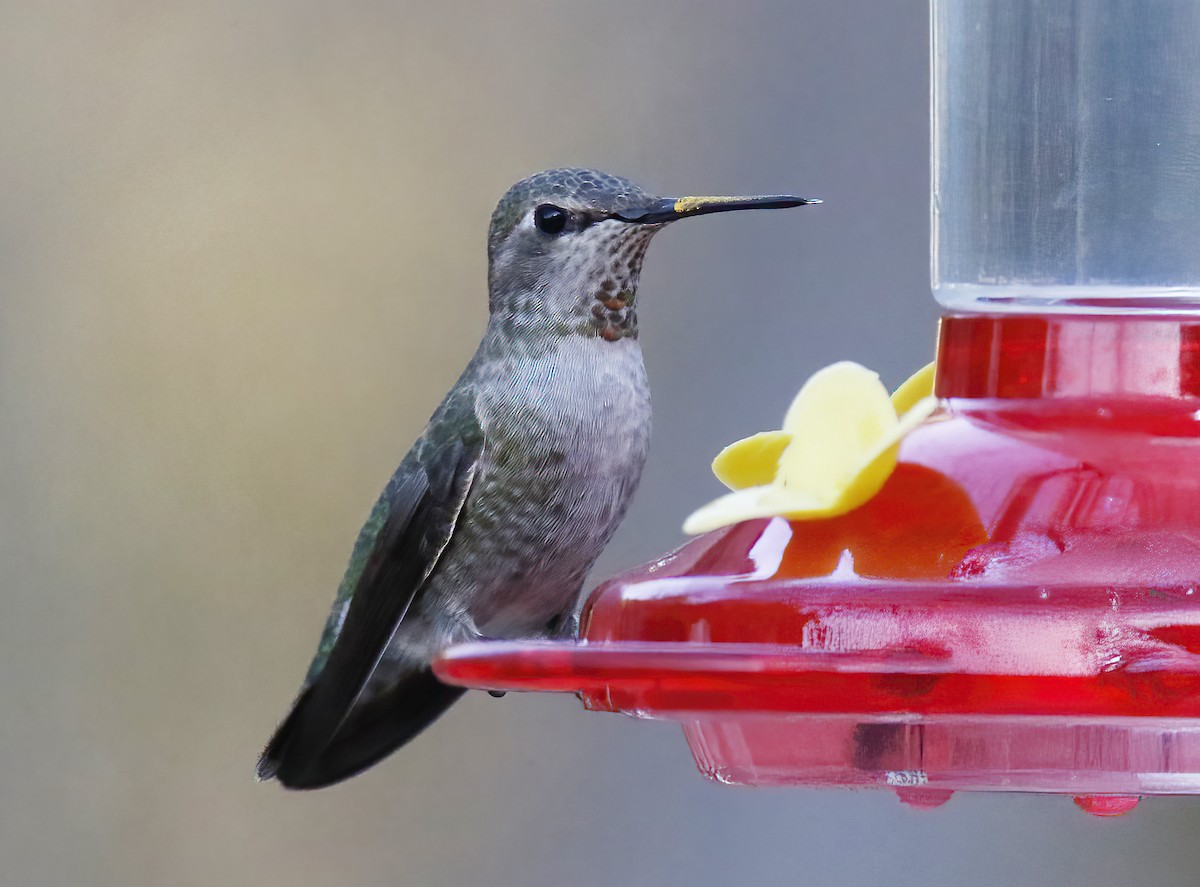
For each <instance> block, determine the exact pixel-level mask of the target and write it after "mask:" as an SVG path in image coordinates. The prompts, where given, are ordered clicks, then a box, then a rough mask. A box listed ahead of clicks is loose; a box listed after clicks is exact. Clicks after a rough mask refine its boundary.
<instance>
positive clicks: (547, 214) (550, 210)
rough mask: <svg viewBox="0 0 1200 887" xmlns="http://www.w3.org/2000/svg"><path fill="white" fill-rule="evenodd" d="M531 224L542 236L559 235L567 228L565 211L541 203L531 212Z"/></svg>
mask: <svg viewBox="0 0 1200 887" xmlns="http://www.w3.org/2000/svg"><path fill="white" fill-rule="evenodd" d="M533 224H535V225H537V229H538V230H539V231H541V232H542V233H543V234H561V233H562V230H563V228H565V227H567V211H566V210H565V209H562V208H560V207H557V206H554V205H553V204H551V203H543V204H542V205H541V206H539V207H538V208H537V209H535V210H534V211H533Z"/></svg>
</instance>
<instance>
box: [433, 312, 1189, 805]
mask: <svg viewBox="0 0 1200 887" xmlns="http://www.w3.org/2000/svg"><path fill="white" fill-rule="evenodd" d="M937 393H938V395H939V397H941V398H942V399H943V405H944V406H943V409H942V411H941V412H940V413H939V414H938V415H936V416H934V417H933V418H932V419H931V420H930V421H929V422H927V423H926V424H925V425H924V426H922V427H921V428H920V429H918V430H917V431H916V432H914V433H913V434H912V435H911V436H910V437H908V438H907V439H906V440H905V441H904V443H903V444H902V446H901V452H900V465H899V467H898V468H897V470H896V472H895V473H894V474H893V475H892V477H891V479H890V480H889V481H888V483H887V484H886V485H885V487H884V488H883V490H882V491H881V492H880V493H879V494H878V495H877V496H876V497H875V498H874V499H872V500H871V501H870V502H868V503H867V504H866V505H864V506H863V507H861V508H859V509H857V510H856V511H853V512H851V513H850V514H847V515H844V516H842V517H838V518H832V519H827V520H820V521H797V522H791V523H789V522H788V521H786V520H783V519H781V518H775V519H772V520H759V521H751V522H747V523H744V524H740V525H738V526H736V527H731V528H727V529H725V530H720V531H717V532H715V533H710V534H708V535H707V536H704V537H701V538H699V539H696V540H694V541H693V542H691V543H689V544H687V545H685V546H684V547H683V548H681V549H679V550H678V551H676V552H674V553H672V554H670V555H667V556H666V557H664V558H662V559H661V560H659V561H656V562H655V563H652V564H648V565H646V566H644V567H641V568H639V569H637V570H634V571H632V572H630V573H627V574H625V575H623V576H620V577H617V578H616V579H613V580H610V581H609V582H607V583H605V584H604V585H602V586H601V587H600V588H599V589H597V590H596V592H595V593H594V594H593V595H592V597H591V599H590V601H589V603H588V606H587V609H586V611H585V618H584V622H583V627H582V629H581V641H580V642H579V643H568V642H496V643H481V644H471V645H465V646H460V647H456V648H452V649H451V650H448V651H447V652H446V654H445V655H444V656H443V657H442V659H440V660H439V661H438V662H437V663H436V668H437V671H438V674H439V675H440V676H441V677H443V678H444V679H445V680H447V681H450V682H453V683H459V684H464V685H467V686H475V687H486V688H489V689H504V690H555V691H568V692H576V693H579V694H580V696H581V698H582V699H583V701H584V704H585V705H586V706H587V707H588V708H591V709H595V710H603V711H620V712H624V713H626V714H630V715H634V716H638V717H651V718H666V719H671V720H676V721H679V722H680V723H681V724H682V725H683V728H684V733H685V735H686V737H687V740H688V744H689V745H690V746H691V749H692V753H693V755H694V757H695V759H696V763H697V765H698V766H699V768H700V770H701V771H702V772H703V773H705V774H706V775H708V776H709V777H711V778H713V779H716V780H719V781H721V782H730V783H739V784H748V785H809V786H858V787H866V786H878V787H886V788H890V789H892V790H894V791H896V793H897V794H898V795H899V796H900V798H901V799H902V800H904V801H906V802H907V803H911V804H913V805H915V806H921V807H930V806H937V805H938V804H941V803H943V802H944V801H945V800H946V799H947V798H949V796H950V793H951V792H953V791H958V790H999V791H1039V792H1055V793H1062V794H1068V795H1072V796H1075V798H1076V803H1078V804H1079V806H1080V807H1082V808H1083V809H1085V810H1087V811H1088V812H1091V813H1095V814H1097V815H1116V814H1119V813H1123V812H1126V811H1128V810H1129V809H1131V808H1132V807H1133V805H1134V804H1136V802H1137V798H1138V797H1139V796H1141V795H1151V794H1178V793H1200V593H1197V588H1200V419H1198V416H1200V412H1198V411H1200V320H1197V321H1189V320H1186V319H1178V318H1176V319H1170V318H1167V319H1164V318H1141V317H1120V318H1116V317H1071V316H1066V317H1021V316H1005V317H993V316H978V315H975V316H962V317H949V318H946V319H944V320H943V323H942V330H941V341H940V344H939V354H938V380H937Z"/></svg>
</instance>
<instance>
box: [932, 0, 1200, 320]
mask: <svg viewBox="0 0 1200 887" xmlns="http://www.w3.org/2000/svg"><path fill="white" fill-rule="evenodd" d="M932 24H933V28H932V30H933V34H932V36H933V81H932V82H933V92H932V102H933V108H932V111H933V158H932V161H933V162H932V167H933V168H932V174H933V194H932V214H933V219H932V221H933V262H932V266H933V267H932V273H933V290H934V295H935V296H936V297H937V299H938V301H939V302H940V303H941V304H942V305H943V306H945V307H946V308H950V309H953V310H975V311H996V310H1021V311H1030V310H1033V311H1042V310H1076V311H1088V312H1095V311H1097V310H1099V311H1127V310H1137V311H1142V312H1145V311H1155V312H1179V311H1186V312H1200V2H1196V0H1155V2H1152V3H1146V2H1142V0H1089V2H1086V3H1075V2H1066V0H934V2H933V23H932Z"/></svg>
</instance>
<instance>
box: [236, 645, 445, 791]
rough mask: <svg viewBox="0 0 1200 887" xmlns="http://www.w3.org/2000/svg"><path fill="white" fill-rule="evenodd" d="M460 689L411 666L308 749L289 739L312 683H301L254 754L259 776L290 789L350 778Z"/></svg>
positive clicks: (422, 724) (400, 742)
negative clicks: (321, 742) (257, 754)
mask: <svg viewBox="0 0 1200 887" xmlns="http://www.w3.org/2000/svg"><path fill="white" fill-rule="evenodd" d="M465 692H466V691H465V690H464V689H463V688H462V687H451V686H450V685H448V684H443V683H442V682H441V681H439V680H438V679H437V678H436V677H434V675H433V671H432V670H430V669H429V668H420V669H414V670H413V671H411V672H409V673H408V674H407V675H405V676H404V677H402V678H401V679H400V680H399V682H398V683H396V684H395V685H394V686H392V687H391V688H390V689H388V690H387V691H386V692H384V693H380V694H379V695H377V696H374V697H372V698H371V699H370V700H369V701H362V700H360V701H359V702H358V703H356V704H355V705H354V707H353V708H352V709H351V711H350V714H349V715H348V716H347V718H346V720H345V721H344V722H343V723H342V724H341V726H340V727H338V730H337V732H336V733H335V734H334V736H333V740H332V741H331V742H330V743H329V744H328V745H327V746H325V748H324V749H322V750H321V751H320V752H319V753H317V754H315V755H313V754H311V753H309V752H306V751H305V750H304V749H302V748H301V749H296V748H294V747H293V744H292V743H291V739H292V737H293V736H294V735H295V733H296V731H297V728H298V725H299V724H301V723H302V722H303V720H304V718H305V714H306V712H305V705H306V702H307V700H308V699H309V698H310V695H311V688H309V689H306V690H305V691H304V692H303V693H301V694H300V697H299V698H298V699H297V700H296V703H295V705H293V706H292V710H291V712H290V713H289V714H288V716H287V717H286V718H285V719H284V721H283V723H282V724H280V725H279V729H278V730H276V731H275V735H274V736H272V737H271V741H270V742H268V743H267V747H266V749H265V750H264V751H263V753H262V757H260V758H259V759H258V778H259V779H263V780H267V779H278V780H279V781H280V782H281V783H283V785H284V786H285V787H287V788H293V789H309V788H324V787H326V786H329V785H333V784H334V783H335V782H341V781H342V780H343V779H349V778H350V777H351V776H354V775H355V774H356V773H360V772H361V771H363V770H365V769H366V768H367V767H370V766H371V765H372V764H374V763H376V762H377V761H379V760H381V759H382V758H384V757H386V756H387V755H389V754H391V753H392V752H394V751H395V750H396V749H398V748H400V747H401V746H402V745H404V744H405V743H406V742H408V741H409V740H410V739H412V738H413V737H414V736H416V735H417V734H418V733H420V732H421V731H422V730H424V729H425V728H426V727H428V726H429V725H430V724H432V723H433V722H434V721H435V720H437V719H438V717H440V716H441V714H442V713H443V712H444V711H446V709H448V708H449V707H450V706H451V705H453V704H454V703H455V702H457V701H458V698H459V697H460V696H462V694H463V693H465Z"/></svg>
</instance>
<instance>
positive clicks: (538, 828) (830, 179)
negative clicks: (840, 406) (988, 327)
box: [0, 0, 1200, 887]
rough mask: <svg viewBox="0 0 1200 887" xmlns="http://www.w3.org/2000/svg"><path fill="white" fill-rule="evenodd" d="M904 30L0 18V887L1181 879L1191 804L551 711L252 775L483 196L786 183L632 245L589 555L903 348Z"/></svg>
mask: <svg viewBox="0 0 1200 887" xmlns="http://www.w3.org/2000/svg"><path fill="white" fill-rule="evenodd" d="M927 33H928V25H927V18H926V10H925V7H924V4H923V3H920V2H916V0H910V2H896V3H886V4H884V3H875V2H865V0H864V2H842V3H833V2H816V0H808V2H779V3H767V2H745V0H743V2H738V3H732V2H726V3H717V2H703V3H702V2H685V0H677V2H659V3H654V4H650V3H644V2H635V0H629V2H605V3H587V4H584V3H553V2H524V0H521V2H518V0H509V2H505V3H488V2H474V3H433V2H429V3H412V2H409V3H405V2H398V0H394V2H390V3H378V2H373V3H350V4H335V3H331V2H324V3H315V2H282V0H271V2H256V3H243V2H237V0H219V2H207V3H183V2H164V3H148V2H141V3H136V2H125V3H121V2H107V3H89V2H74V3H71V2H63V3H54V4H31V3H19V2H5V3H3V4H0V583H2V585H0V588H2V591H3V600H4V605H5V609H4V616H3V618H2V619H0V643H2V646H0V649H2V650H3V654H2V655H3V673H2V676H0V711H2V712H3V716H2V718H0V790H2V797H0V883H3V884H14V885H40V884H48V885H49V884H53V885H61V884H113V885H115V884H121V885H130V884H136V885H143V884H150V885H156V884H166V883H170V884H178V885H193V884H194V885H210V884H229V885H241V884H247V885H249V884H254V885H276V884H278V885H299V884H304V885H308V884H313V885H325V884H335V883H336V884H356V885H357V884H364V885H374V884H379V885H385V884H413V885H425V884H428V885H501V887H504V885H552V884H573V885H601V884H634V885H640V884H648V885H653V884H672V883H676V884H688V885H691V887H703V885H725V884H805V883H813V884H822V885H843V884H844V885H861V884H874V883H881V882H883V881H885V880H886V881H888V882H890V883H918V882H920V883H937V884H963V883H968V882H970V883H974V884H1014V883H1054V884H1057V885H1074V884H1080V885H1082V884H1087V885H1093V887H1094V885H1103V884H1123V883H1128V882H1130V881H1137V882H1140V883H1161V884H1192V883H1195V880H1196V876H1195V875H1194V874H1193V873H1192V871H1193V870H1194V869H1196V868H1198V867H1200V842H1198V841H1196V840H1195V838H1194V837H1193V835H1194V833H1195V831H1196V829H1197V827H1198V826H1200V802H1197V801H1190V800H1157V801H1152V802H1148V803H1146V804H1144V805H1143V808H1142V809H1139V810H1138V811H1136V812H1135V813H1134V814H1133V815H1131V816H1128V817H1125V818H1123V819H1120V820H1116V821H1098V820H1094V819H1090V818H1088V817H1086V816H1084V815H1083V814H1082V813H1080V812H1079V811H1078V810H1076V809H1075V808H1074V807H1073V805H1072V804H1071V803H1070V802H1069V801H1068V800H1065V799H1061V798H1039V797H1030V796H1009V797H1006V796H985V795H977V796H967V795H960V796H957V797H955V798H954V799H953V800H952V801H951V802H950V803H949V804H948V805H947V806H945V807H942V808H940V809H938V810H936V811H932V812H917V811H912V810H908V809H905V808H903V807H901V806H900V805H899V804H898V803H897V802H896V800H895V798H894V797H892V796H891V795H890V794H888V793H884V792H879V793H868V792H864V793H849V792H833V791H829V792H817V791H782V790H747V789H734V788H726V787H721V786H717V785H711V784H708V783H706V782H705V781H704V780H702V779H701V777H700V776H699V775H698V774H697V773H696V772H695V771H694V769H693V766H692V764H691V760H690V757H689V755H688V752H687V749H686V746H685V745H684V742H683V738H682V736H681V735H680V733H679V730H678V728H677V727H675V726H673V725H670V724H661V723H640V722H634V721H631V720H626V719H624V718H621V717H617V716H613V715H603V714H589V713H586V712H584V711H582V709H581V708H580V707H579V704H578V703H577V701H576V700H575V699H574V698H572V697H558V696H554V697H550V696H547V697H537V696H519V695H512V694H510V695H509V696H508V697H507V698H505V699H503V700H494V699H491V698H489V697H487V696H483V695H482V694H478V696H479V697H481V698H477V696H476V694H472V695H471V696H470V697H468V699H467V700H466V701H465V702H464V703H462V704H460V705H459V706H457V707H456V708H455V709H453V710H452V711H451V712H450V714H449V715H447V716H446V717H445V718H444V719H443V720H442V721H441V722H439V723H438V724H437V725H436V726H435V727H434V728H433V729H431V730H430V731H429V732H428V733H427V734H426V735H424V736H422V737H421V738H420V739H419V740H418V741H416V742H415V743H413V744H412V745H411V746H410V747H408V748H407V749H405V750H404V752H403V753H402V754H400V755H397V756H395V757H393V758H392V759H390V760H388V761H387V762H386V763H385V764H384V765H382V766H380V767H378V768H376V769H374V770H372V771H370V772H369V773H368V774H367V775H365V776H363V777H361V778H359V779H356V780H353V781H351V782H349V783H347V784H345V785H343V786H340V787H337V788H334V789H331V790H328V791H324V792H320V793H315V794H288V793H285V792H284V791H282V790H280V789H279V788H278V787H276V786H274V785H258V784H256V783H255V781H254V779H253V765H254V761H255V758H256V755H257V753H258V750H259V747H260V746H261V744H262V743H263V742H264V741H265V740H266V738H267V736H268V735H269V733H270V732H271V730H272V728H273V727H274V726H275V723H276V721H277V719H278V718H279V717H280V716H281V715H282V714H283V712H284V710H285V708H286V706H287V704H288V702H289V701H290V699H291V697H292V694H293V692H294V691H295V690H296V687H297V684H298V682H299V680H300V677H301V675H302V673H303V671H304V669H305V667H306V665H307V663H308V658H309V656H310V654H311V652H312V650H313V647H314V645H315V641H316V636H317V633H318V631H319V628H320V625H321V623H322V620H323V619H324V617H325V613H326V611H327V607H328V605H329V602H330V600H331V598H332V594H333V589H334V587H335V585H336V583H337V581H338V579H339V577H340V575H341V571H342V568H343V566H344V562H345V559H346V557H347V555H348V553H349V548H350V544H351V542H352V540H353V538H354V535H355V533H356V532H357V530H358V527H359V524H360V521H361V520H362V519H363V518H364V517H365V515H366V512H367V510H368V508H369V506H370V505H371V503H372V502H373V500H374V498H375V496H376V494H377V492H378V490H379V488H380V487H381V485H382V484H383V482H384V480H385V479H386V478H387V476H388V475H389V474H390V472H391V471H392V469H393V467H394V466H395V464H396V462H397V461H398V460H399V458H400V456H401V455H403V453H404V451H405V450H406V449H407V448H408V445H409V443H410V442H411V441H412V439H413V438H414V436H415V435H416V434H417V433H418V432H419V431H420V428H421V426H422V424H423V423H424V421H425V419H426V417H427V416H428V414H429V413H430V411H431V410H432V409H433V407H434V406H435V405H436V403H437V401H438V399H439V398H440V396H441V394H442V392H443V391H444V390H445V389H446V388H447V387H448V386H449V385H450V384H451V383H452V382H453V380H454V379H455V377H456V376H457V374H458V372H459V370H460V368H461V366H462V365H463V364H464V363H465V361H466V360H467V358H468V356H469V355H470V353H471V352H472V350H473V349H474V347H475V344H476V342H477V340H478V336H479V334H480V333H481V331H482V329H483V326H484V322H485V314H486V307H485V305H486V302H485V289H484V281H485V255H484V231H485V228H486V223H487V219H488V215H489V213H490V212H491V209H492V207H493V205H494V203H495V201H496V200H497V199H498V197H499V196H500V194H502V193H503V191H504V190H505V189H506V188H507V186H508V185H509V184H510V183H511V182H512V181H514V180H516V179H518V178H520V177H522V176H524V175H526V174H527V173H529V172H532V171H534V170H537V169H539V168H543V167H548V166H553V165H561V164H577V165H594V166H597V167H600V168H603V169H607V170H611V171H614V172H618V173H621V174H624V175H627V176H630V177H631V178H634V179H635V180H637V181H639V182H641V183H643V184H644V185H646V186H647V187H649V188H652V189H656V190H658V191H660V192H662V193H669V194H677V193H697V192H699V193H709V192H711V193H753V192H777V191H794V192H796V193H800V194H805V195H811V196H819V197H823V198H825V200H826V201H827V202H826V205H825V206H822V207H820V208H813V209H805V210H798V211H795V212H789V213H759V214H748V215H739V216H719V217H711V218H708V219H703V220H697V221H694V222H687V223H684V224H682V225H678V226H675V227H673V228H672V229H671V230H670V231H668V232H666V233H664V234H662V235H661V236H660V237H659V238H658V239H657V240H656V242H655V243H654V245H653V247H652V248H651V250H650V254H649V258H648V260H647V263H646V267H645V273H644V276H643V283H642V289H641V303H640V304H641V305H642V306H643V307H642V312H641V314H642V328H643V343H644V345H645V350H646V362H647V364H648V367H649V372H650V376H651V382H652V384H653V386H654V397H655V401H656V410H657V413H656V431H655V440H654V449H653V452H652V454H651V458H650V462H649V464H648V466H647V470H646V474H645V480H644V482H643V485H642V489H641V492H640V494H639V497H638V499H637V501H636V502H635V504H634V507H633V509H632V511H631V513H630V515H629V517H628V519H627V521H626V522H625V525H624V527H623V528H622V530H621V531H620V533H619V535H618V536H617V538H616V540H615V541H614V542H613V544H612V546H611V548H610V549H609V551H608V552H607V553H606V555H605V557H604V559H603V561H602V563H601V564H600V566H599V567H598V570H597V578H599V576H600V575H601V574H606V573H611V572H613V571H615V570H617V569H620V568H622V567H625V566H629V565H632V564H635V563H638V562H641V561H643V560H646V559H648V558H649V557H651V556H653V555H655V554H657V553H659V552H662V551H664V550H666V549H668V548H671V547H673V546H674V545H676V544H677V543H678V542H679V540H680V534H679V530H678V527H679V524H680V522H681V520H682V518H683V516H684V515H685V514H686V513H687V512H688V511H689V510H690V509H692V508H693V507H694V506H696V505H697V504H699V503H701V502H703V501H706V500H707V499H708V498H710V497H711V496H712V495H713V494H715V493H716V492H717V491H718V487H717V484H716V482H715V481H714V480H713V479H712V478H711V477H710V476H709V474H708V468H707V464H708V461H709V459H710V458H711V456H712V455H713V454H714V453H715V452H716V451H717V450H718V449H719V448H720V447H721V446H722V445H724V444H725V443H728V442H729V441H731V440H733V439H734V438H736V437H739V436H742V435H744V434H746V433H749V432H752V431H756V430H759V429H762V428H768V427H774V426H775V425H776V424H777V422H778V420H779V418H780V416H781V414H782V412H783V409H784V408H785V407H786V405H787V403H788V401H789V399H790V397H791V396H792V394H793V393H794V392H795V390H796V388H797V386H798V385H799V383H800V382H801V381H802V380H803V379H804V378H805V377H806V376H807V375H808V374H809V373H810V372H811V371H812V370H814V369H816V368H818V367H820V366H822V365H824V364H826V363H828V362H830V361H833V360H836V359H839V358H853V359H857V360H859V361H861V362H863V363H866V364H868V365H870V366H872V367H874V368H877V369H878V370H880V372H881V373H882V374H883V376H884V378H885V380H886V381H888V382H889V383H895V382H898V381H899V380H901V379H902V378H903V377H904V376H905V375H906V374H907V373H908V372H909V371H910V370H912V369H914V368H916V367H917V366H919V365H921V364H922V363H924V362H925V361H926V360H927V359H928V357H929V354H930V352H931V347H932V341H933V332H934V328H933V320H934V317H935V315H936V312H935V307H934V304H933V301H932V299H931V298H930V297H929V295H928V292H929V287H928V270H927V269H928V221H927V216H928V198H927V194H928V168H927V166H928V136H927V129H928V127H927V90H928V75H927V39H928V36H927Z"/></svg>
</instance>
